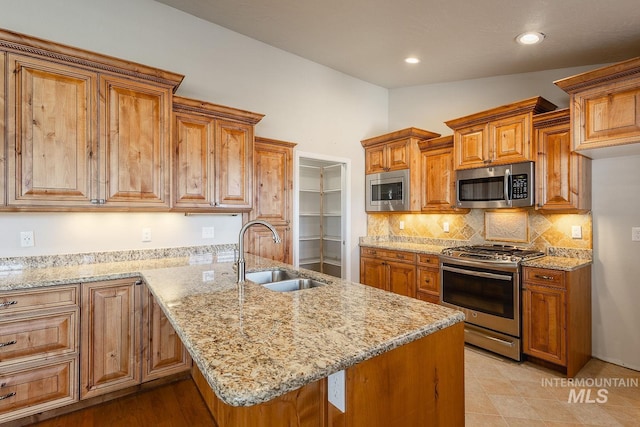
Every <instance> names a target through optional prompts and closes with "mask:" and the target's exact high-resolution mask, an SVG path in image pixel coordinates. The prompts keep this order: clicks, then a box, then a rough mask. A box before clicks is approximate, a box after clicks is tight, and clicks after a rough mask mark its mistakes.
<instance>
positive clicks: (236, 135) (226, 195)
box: [214, 120, 253, 209]
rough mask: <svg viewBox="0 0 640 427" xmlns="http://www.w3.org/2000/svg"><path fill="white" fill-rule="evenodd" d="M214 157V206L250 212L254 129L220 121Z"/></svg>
mask: <svg viewBox="0 0 640 427" xmlns="http://www.w3.org/2000/svg"><path fill="white" fill-rule="evenodd" d="M215 157H216V160H215V183H216V196H215V200H214V205H215V206H217V207H223V208H226V207H229V208H231V207H233V208H239V209H251V194H252V189H251V186H252V184H253V180H252V177H253V126H250V125H244V124H241V123H235V122H227V121H222V120H218V121H217V123H216V151H215Z"/></svg>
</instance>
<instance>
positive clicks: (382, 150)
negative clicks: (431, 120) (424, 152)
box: [361, 128, 440, 174]
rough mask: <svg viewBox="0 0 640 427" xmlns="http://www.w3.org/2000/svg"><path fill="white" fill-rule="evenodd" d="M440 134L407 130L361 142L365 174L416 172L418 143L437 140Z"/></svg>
mask: <svg viewBox="0 0 640 427" xmlns="http://www.w3.org/2000/svg"><path fill="white" fill-rule="evenodd" d="M439 136H440V134H438V133H434V132H429V131H427V130H422V129H418V128H407V129H402V130H399V131H396V132H391V133H388V134H385V135H380V136H376V137H373V138H369V139H365V140H363V141H361V144H362V146H363V147H364V155H365V173H367V174H370V173H380V172H389V171H394V170H401V169H411V168H412V167H415V168H416V170H418V166H419V158H420V153H419V151H420V150H419V149H418V146H417V144H418V142H419V141H421V140H423V139H429V138H437V137H439Z"/></svg>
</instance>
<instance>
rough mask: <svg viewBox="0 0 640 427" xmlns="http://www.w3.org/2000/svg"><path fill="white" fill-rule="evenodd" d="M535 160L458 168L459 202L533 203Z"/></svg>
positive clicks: (464, 204)
mask: <svg viewBox="0 0 640 427" xmlns="http://www.w3.org/2000/svg"><path fill="white" fill-rule="evenodd" d="M534 170H535V168H534V163H533V162H524V163H514V164H510V165H499V166H489V167H482V168H476V169H465V170H459V171H457V172H456V205H457V206H458V207H460V208H516V207H525V206H533V204H534V193H535V182H534Z"/></svg>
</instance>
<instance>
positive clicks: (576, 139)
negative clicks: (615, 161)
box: [554, 58, 640, 158]
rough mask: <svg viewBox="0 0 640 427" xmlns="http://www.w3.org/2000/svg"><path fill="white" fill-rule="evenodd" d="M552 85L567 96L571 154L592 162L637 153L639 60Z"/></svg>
mask: <svg viewBox="0 0 640 427" xmlns="http://www.w3.org/2000/svg"><path fill="white" fill-rule="evenodd" d="M554 83H555V84H556V85H557V86H558V87H560V88H561V89H562V90H564V91H565V92H567V93H569V94H570V101H569V103H570V109H571V139H572V150H575V151H578V152H579V153H580V154H583V155H586V156H588V157H591V158H600V157H611V156H621V155H626V154H636V153H637V152H638V151H637V145H636V144H637V143H639V142H640V58H633V59H629V60H627V61H623V62H619V63H616V64H612V65H608V66H606V67H602V68H598V69H595V70H592V71H587V72H585V73H582V74H578V75H576V76H571V77H567V78H565V79H561V80H558V81H556V82H554ZM629 144H633V145H635V147H636V148H633V146H631V145H629Z"/></svg>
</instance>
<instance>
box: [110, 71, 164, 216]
mask: <svg viewBox="0 0 640 427" xmlns="http://www.w3.org/2000/svg"><path fill="white" fill-rule="evenodd" d="M100 80H101V83H100V91H101V94H100V95H101V96H100V102H101V105H100V107H101V113H100V115H101V117H100V123H101V124H100V130H101V132H100V135H101V136H100V138H101V150H103V151H102V152H101V155H102V158H103V161H104V163H105V166H104V170H105V171H106V177H101V180H104V181H101V182H105V183H106V194H105V196H104V199H105V202H106V203H108V204H110V205H113V206H119V205H121V206H124V207H141V208H158V209H161V208H168V207H169V188H170V187H169V175H170V174H169V135H170V134H169V129H170V123H169V120H170V119H171V110H170V107H171V91H170V90H169V89H168V88H162V87H159V86H154V85H150V84H145V83H141V82H136V81H132V80H126V79H122V78H117V77H112V76H102V77H101V79H100Z"/></svg>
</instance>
